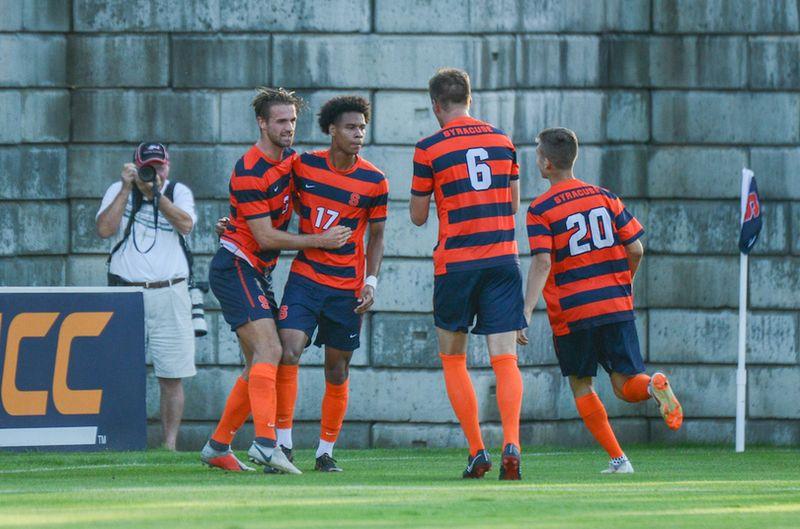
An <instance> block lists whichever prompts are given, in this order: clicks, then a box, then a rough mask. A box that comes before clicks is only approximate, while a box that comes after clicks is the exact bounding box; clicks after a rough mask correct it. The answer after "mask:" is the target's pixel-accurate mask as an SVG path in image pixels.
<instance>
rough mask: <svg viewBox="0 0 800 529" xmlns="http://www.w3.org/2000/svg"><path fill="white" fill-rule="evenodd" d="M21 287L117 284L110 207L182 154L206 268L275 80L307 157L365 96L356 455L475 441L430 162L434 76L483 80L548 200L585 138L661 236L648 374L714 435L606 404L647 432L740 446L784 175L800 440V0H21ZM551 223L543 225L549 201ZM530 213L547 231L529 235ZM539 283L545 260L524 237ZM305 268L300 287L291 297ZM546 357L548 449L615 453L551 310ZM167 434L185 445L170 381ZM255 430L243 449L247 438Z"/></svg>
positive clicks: (215, 411) (3, 119) (534, 403)
mask: <svg viewBox="0 0 800 529" xmlns="http://www.w3.org/2000/svg"><path fill="white" fill-rule="evenodd" d="M0 8H2V9H1V11H2V12H3V13H4V16H3V17H2V20H0V108H2V112H0V284H2V285H96V284H102V282H103V278H104V271H105V270H104V262H105V253H106V252H107V251H108V249H109V245H108V243H107V242H105V241H101V240H99V239H98V238H97V237H96V236H95V232H94V213H95V212H96V210H97V207H98V205H99V198H100V196H101V195H102V194H103V192H104V191H105V189H106V187H107V186H108V185H110V184H111V183H112V182H114V181H115V180H116V179H117V178H118V177H119V173H120V169H121V165H122V164H123V163H124V162H126V161H128V160H129V158H130V156H131V153H132V149H133V147H134V146H135V144H136V143H137V142H138V141H140V140H144V139H155V140H159V141H163V142H166V143H168V144H169V147H170V150H171V155H172V160H173V164H172V165H173V169H172V172H173V176H174V177H176V178H177V179H178V180H181V181H183V182H185V183H187V184H188V185H189V186H190V187H191V188H192V189H193V191H194V193H195V198H196V201H197V208H198V214H199V221H198V225H197V227H196V228H195V230H194V232H193V234H192V235H191V237H190V243H191V245H192V247H193V248H194V250H195V253H196V254H197V259H196V261H197V274H198V275H200V276H202V275H205V274H206V272H207V267H208V262H209V260H210V258H211V255H212V254H213V252H214V251H215V248H216V239H215V237H214V236H213V234H212V231H211V230H212V227H213V224H214V221H215V219H216V218H217V216H219V215H221V214H223V213H224V212H225V211H226V209H227V179H228V176H229V174H230V170H231V168H232V166H233V164H234V162H235V161H236V159H237V158H238V157H239V156H240V155H241V153H242V152H244V150H245V149H246V148H247V147H248V146H249V145H250V144H251V143H252V142H253V141H254V140H255V139H256V134H257V129H256V127H255V124H254V121H253V118H252V114H251V110H250V108H249V106H248V105H249V99H250V97H251V95H252V89H253V87H254V86H257V85H261V84H265V85H280V86H286V87H290V88H294V89H296V90H298V92H299V93H301V94H302V95H303V96H304V97H305V98H306V99H307V101H308V102H309V110H307V111H306V112H304V113H303V114H302V115H301V116H300V119H299V123H298V129H297V141H298V144H299V147H298V148H299V150H304V149H311V148H316V147H319V146H323V145H324V144H325V143H326V140H327V138H326V137H325V136H324V135H322V134H321V133H320V132H319V131H318V130H317V127H316V125H315V116H314V114H315V112H316V110H317V109H318V108H319V106H320V105H321V104H322V103H323V102H324V101H325V100H327V99H328V98H329V97H331V96H333V95H337V94H343V93H357V94H361V95H363V96H365V97H367V98H368V99H369V100H370V101H371V103H372V105H373V111H374V113H373V119H372V122H371V124H370V127H369V130H368V145H367V147H366V149H365V155H366V157H367V158H369V159H370V160H372V161H373V162H375V163H376V164H377V165H378V166H379V167H381V168H382V169H384V171H385V172H386V174H387V175H388V176H389V180H390V186H391V192H390V204H389V211H390V214H389V220H388V224H387V230H388V235H387V245H386V258H385V261H384V266H383V270H382V273H381V282H380V287H379V291H378V298H377V302H376V305H375V310H374V311H373V312H372V314H370V315H369V316H367V318H366V319H365V326H364V331H363V333H362V347H361V349H360V350H359V351H358V352H357V353H356V355H355V357H354V360H353V364H354V367H353V369H352V379H353V380H352V385H351V387H352V398H351V400H350V409H349V413H348V420H347V422H346V425H345V427H344V431H343V434H342V436H343V437H342V442H341V444H342V446H351V447H366V446H409V445H412V446H421V445H427V446H451V445H453V446H463V440H462V438H461V435H460V433H459V431H458V427H457V424H456V422H455V417H454V415H453V412H452V411H451V410H450V408H449V405H448V402H447V398H446V394H445V391H444V385H443V381H442V377H441V373H440V369H439V361H438V358H437V347H436V338H435V330H434V327H433V320H432V317H431V314H430V311H431V295H432V264H431V260H430V255H431V249H432V248H433V246H434V244H435V239H436V222H435V221H433V220H432V221H431V222H429V223H428V225H426V226H425V227H424V228H422V229H418V228H415V227H413V226H411V224H410V222H409V221H408V219H407V213H406V210H407V199H408V189H409V186H410V173H411V163H410V161H411V157H412V153H413V144H414V143H415V142H416V141H417V140H418V139H419V138H420V137H422V136H424V135H428V134H430V133H432V132H434V131H435V130H436V128H437V125H436V122H435V119H434V117H433V115H432V113H431V111H430V109H429V101H428V98H427V95H426V83H427V80H428V78H429V77H430V75H431V74H432V73H433V71H434V70H435V68H437V67H439V66H446V65H449V66H458V67H463V68H466V69H468V70H469V72H470V74H471V76H472V80H473V86H474V89H475V95H474V109H473V110H474V112H473V114H474V115H476V116H477V117H479V118H482V119H486V120H489V121H491V122H493V123H494V124H496V125H497V126H499V127H501V128H503V129H504V130H506V131H507V132H508V133H509V134H510V135H511V136H512V138H513V139H514V142H515V143H516V145H517V148H518V151H519V159H520V162H521V165H522V192H523V196H524V202H525V203H527V202H528V201H530V199H532V198H534V197H535V196H536V195H538V194H539V193H541V192H542V191H544V190H545V189H546V184H545V182H543V181H542V180H541V179H540V178H539V176H538V174H537V171H536V168H535V164H534V157H535V155H534V149H535V145H534V137H535V135H536V133H537V131H538V130H540V129H541V128H543V127H546V126H556V125H560V126H567V127H570V128H572V129H574V130H575V131H576V132H577V133H578V136H579V138H580V139H581V141H582V144H583V147H582V150H581V155H580V158H579V161H578V167H577V173H578V175H579V176H580V177H582V178H584V179H585V180H587V181H590V182H593V183H598V184H600V185H604V186H606V187H609V188H610V189H611V190H613V191H615V192H616V193H618V194H620V195H621V196H623V197H624V198H625V199H626V202H627V203H628V205H629V207H630V209H631V210H632V211H633V212H634V213H635V214H636V215H637V216H638V217H639V218H640V219H641V220H642V222H643V223H644V224H645V227H646V229H647V231H648V235H647V237H646V239H645V241H644V242H645V245H646V247H647V257H646V258H645V261H644V265H643V268H642V271H641V273H640V275H639V277H637V281H636V285H635V293H636V305H637V309H638V316H639V319H638V326H639V333H640V338H641V342H642V346H643V351H644V354H645V356H646V360H647V361H648V362H649V364H650V365H651V366H652V367H653V368H654V369H663V370H665V371H667V372H668V373H670V374H671V375H672V377H673V380H674V384H675V386H676V388H677V390H678V391H679V394H680V396H681V397H682V400H683V401H684V405H685V409H686V414H687V420H686V422H685V426H684V428H683V430H681V432H680V433H678V434H673V433H671V432H668V431H667V430H666V428H665V427H664V425H663V424H662V422H661V420H660V419H659V417H658V415H657V412H656V409H655V407H654V406H653V405H652V404H642V405H638V406H630V405H627V404H624V403H620V402H618V401H616V400H615V399H614V398H613V396H612V393H611V391H610V388H609V385H608V381H607V380H606V379H605V378H604V377H600V378H599V379H598V387H599V391H600V393H601V396H602V397H603V398H604V400H605V402H606V404H607V407H608V410H609V414H610V415H611V416H612V417H613V422H614V424H615V426H616V428H617V430H618V432H619V435H620V437H621V438H622V440H623V441H642V442H645V441H658V442H669V443H680V442H732V435H733V434H732V432H733V416H734V395H735V373H734V369H735V367H734V366H735V361H736V358H735V356H736V325H737V316H736V306H737V299H738V298H737V289H736V285H737V284H738V281H737V280H738V259H737V255H736V254H737V249H736V239H737V229H738V193H739V178H740V176H739V175H740V171H741V168H742V167H743V166H749V167H752V168H753V169H754V170H755V172H756V175H757V176H758V178H759V186H760V190H761V193H762V200H763V204H762V208H763V212H764V218H765V228H764V232H763V233H762V238H761V241H760V242H759V244H758V246H757V248H756V250H755V252H754V255H753V256H752V258H751V268H750V275H751V279H750V320H749V321H750V327H749V329H748V333H749V337H750V339H749V350H748V355H749V361H750V371H749V388H750V397H749V402H748V411H749V414H750V423H749V424H750V427H749V430H748V435H749V437H750V439H751V440H752V441H756V442H763V443H773V444H797V443H800V427H798V419H800V408H798V406H797V405H796V401H797V397H798V396H800V395H798V389H797V388H798V387H800V365H799V364H798V362H799V361H800V358H799V357H798V355H799V354H800V318H798V309H799V308H800V294H798V291H800V176H799V175H798V167H800V67H798V64H800V61H798V58H799V56H798V54H799V53H800V37H798V34H800V33H799V32H800V13H799V12H798V3H797V2H795V1H794V0H791V1H790V0H753V1H749V2H729V1H727V0H705V1H703V2H696V1H694V0H598V1H594V0H591V1H590V0H568V1H562V2H547V1H543V0H499V1H498V0H493V1H489V0H463V1H462V0H458V1H457V0H436V1H434V0H409V1H407V2H396V1H390V0H328V1H326V2H313V1H311V0H293V1H288V2H286V1H284V2H278V1H272V0H270V1H267V2H263V1H254V0H237V1H235V2H222V1H217V0H211V1H208V0H202V1H200V0H185V1H182V2H172V1H168V0H133V1H130V0H126V1H123V0H103V1H100V0H72V1H68V2H63V1H56V0H27V1H23V0H0ZM523 209H524V208H523ZM523 219H524V211H523V212H520V215H519V220H520V224H521V223H522V222H523ZM518 230H519V232H520V233H519V234H518V237H517V239H518V240H519V241H520V248H521V250H522V255H523V258H522V267H523V271H524V272H525V273H527V266H528V263H529V259H528V258H527V257H526V254H527V251H526V250H527V242H526V241H525V236H524V230H523V229H521V227H518ZM290 259H291V255H290V254H288V255H287V256H286V257H284V258H283V259H282V261H281V263H280V265H279V267H278V269H277V270H276V272H275V276H276V285H277V287H278V288H277V291H278V295H280V293H281V291H282V281H283V280H285V278H286V274H287V270H288V265H289V262H290ZM207 306H208V311H207V317H208V323H209V329H210V332H209V335H208V336H207V337H206V338H202V339H199V340H198V355H197V362H198V365H199V373H198V376H197V377H195V378H194V379H191V380H187V382H186V387H187V408H186V422H185V424H184V430H183V435H182V446H183V447H184V448H192V449H195V448H198V447H199V446H200V444H201V443H202V441H203V440H204V439H205V437H206V436H207V435H208V433H209V431H210V430H211V428H212V427H213V423H214V421H215V419H216V418H217V417H218V415H219V413H220V411H221V409H222V406H223V404H224V400H225V395H226V392H227V390H228V388H229V387H230V385H231V383H232V381H233V380H234V378H235V377H236V376H237V373H238V371H239V365H240V357H239V352H238V346H237V344H236V340H235V338H234V336H233V335H232V334H231V333H230V331H229V330H228V328H227V326H226V324H225V322H224V320H223V319H222V317H221V315H220V313H219V309H218V304H217V302H216V300H215V299H213V296H209V297H208V298H207ZM528 334H529V336H530V337H531V338H532V340H531V345H529V346H528V347H525V348H522V349H521V350H520V352H519V356H520V364H521V365H522V370H523V376H524V380H525V384H526V391H525V402H524V405H523V421H524V425H523V428H522V432H523V440H524V442H526V443H532V444H536V443H544V444H553V445H576V444H586V443H589V442H590V439H589V437H588V434H586V432H585V431H584V430H583V429H582V428H581V427H580V420H579V418H578V416H577V414H576V412H575V409H574V406H573V403H572V400H571V398H570V396H569V389H568V387H567V384H566V383H565V381H564V380H563V379H562V378H561V376H560V374H559V372H558V368H557V365H556V361H555V356H554V353H553V347H552V341H551V336H550V331H549V326H548V323H547V320H546V316H545V315H544V314H543V313H542V312H537V313H536V314H535V315H534V318H533V321H532V322H531V328H530V330H529V333H528ZM469 361H470V364H471V366H472V367H473V371H472V373H473V378H474V381H475V386H476V390H477V392H478V396H479V400H480V403H481V417H482V420H483V421H484V424H485V429H486V432H487V440H488V441H489V442H491V443H492V444H499V443H500V440H501V431H500V427H499V416H498V413H497V406H496V402H495V397H494V393H495V387H494V377H493V374H492V371H491V369H490V367H489V363H488V358H487V355H486V346H485V344H484V343H482V341H481V340H471V343H470V348H469ZM321 365H322V353H321V351H320V350H318V349H316V348H311V349H310V350H309V351H308V352H307V353H306V355H305V357H304V367H303V369H302V370H301V373H302V374H301V382H300V401H299V405H298V421H299V422H298V426H297V432H298V434H297V435H298V439H299V442H300V444H306V445H308V444H311V443H313V442H314V439H315V438H316V435H317V426H316V422H315V421H316V420H317V419H318V417H319V405H320V399H321V395H322V388H323V383H322V381H323V376H322V369H321ZM148 381H149V384H148V414H149V417H150V418H151V421H152V424H151V434H152V435H151V442H152V443H157V442H158V440H159V433H158V426H157V424H156V421H157V419H158V406H157V393H158V388H157V384H156V383H155V379H154V378H153V377H152V375H151V376H150V378H149V379H148ZM249 435H250V430H247V429H246V431H245V432H243V434H242V435H241V436H240V439H241V442H242V443H246V442H247V439H248V438H249Z"/></svg>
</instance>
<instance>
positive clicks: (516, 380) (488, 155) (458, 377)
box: [410, 69, 525, 480]
mask: <svg viewBox="0 0 800 529" xmlns="http://www.w3.org/2000/svg"><path fill="white" fill-rule="evenodd" d="M428 87H429V92H430V97H431V103H432V105H433V112H434V114H435V115H436V119H437V120H438V121H439V125H441V127H442V129H441V130H440V131H439V132H437V133H436V134H434V135H433V136H429V137H427V138H425V139H423V140H420V141H419V142H418V143H417V146H416V151H415V152H414V178H413V181H412V186H411V195H412V196H411V204H410V209H411V221H412V222H413V223H414V224H416V225H417V226H421V225H422V224H424V223H425V222H426V220H427V219H428V208H429V206H430V199H431V193H434V195H435V200H436V210H437V214H438V217H439V243H438V244H437V245H436V248H435V249H434V251H433V262H434V293H433V316H434V320H435V324H436V331H437V334H438V337H439V350H440V357H441V359H442V367H443V371H444V380H445V386H446V387H447V396H448V397H449V398H450V404H451V405H452V406H453V410H454V411H455V414H456V417H458V421H459V422H460V423H461V428H462V430H463V431H464V435H465V436H466V438H467V442H468V444H469V451H470V453H469V457H468V458H467V468H466V470H464V472H463V477H465V478H481V477H483V475H484V474H485V473H486V471H488V470H489V469H491V467H492V463H491V459H490V457H489V453H488V451H487V450H486V447H485V446H484V443H483V439H482V437H481V429H480V423H479V421H478V402H477V398H476V396H475V390H474V388H473V386H472V380H471V379H470V376H469V372H468V371H467V357H466V353H467V337H468V335H467V331H468V330H469V328H470V327H471V326H472V324H473V321H474V320H475V316H476V315H477V323H476V325H475V327H474V328H473V329H472V332H473V334H483V335H485V336H486V343H487V345H488V348H489V355H490V356H491V363H492V368H493V369H494V373H495V377H496V378H497V405H498V408H499V409H500V419H501V421H502V424H503V445H504V446H503V455H502V468H501V470H500V479H509V480H515V479H520V477H521V473H520V443H519V417H520V408H521V405H522V389H523V388H522V376H521V375H520V372H519V368H518V367H517V349H516V336H517V331H518V330H520V329H522V328H524V327H525V320H524V318H523V315H522V308H523V297H522V276H521V275H520V270H519V256H518V254H517V243H516V240H515V239H514V213H516V211H517V209H518V208H519V167H518V165H517V156H516V151H515V149H514V145H513V144H512V143H511V140H510V139H509V138H508V136H506V135H505V134H504V133H503V132H502V131H501V130H498V129H496V128H495V127H493V126H492V125H490V124H488V123H485V122H483V121H479V120H477V119H475V118H473V117H470V115H469V106H470V101H471V94H470V82H469V76H468V75H467V72H465V71H463V70H457V69H441V70H439V71H438V72H437V73H436V75H434V76H433V77H432V78H431V80H430V82H429V85H428Z"/></svg>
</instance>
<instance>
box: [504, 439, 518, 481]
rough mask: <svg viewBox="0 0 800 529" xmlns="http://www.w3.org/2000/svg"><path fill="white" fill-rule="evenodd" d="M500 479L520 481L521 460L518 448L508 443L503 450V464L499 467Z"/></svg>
mask: <svg viewBox="0 0 800 529" xmlns="http://www.w3.org/2000/svg"><path fill="white" fill-rule="evenodd" d="M500 479H501V480H509V481H518V480H520V479H522V459H521V458H520V455H519V448H517V447H516V446H514V445H513V444H511V443H508V444H507V445H506V447H505V448H504V449H503V464H502V466H501V467H500Z"/></svg>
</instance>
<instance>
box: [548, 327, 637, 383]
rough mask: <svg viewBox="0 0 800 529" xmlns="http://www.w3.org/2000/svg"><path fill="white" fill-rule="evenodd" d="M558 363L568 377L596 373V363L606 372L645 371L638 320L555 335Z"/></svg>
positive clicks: (626, 372)
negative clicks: (640, 347) (637, 331)
mask: <svg viewBox="0 0 800 529" xmlns="http://www.w3.org/2000/svg"><path fill="white" fill-rule="evenodd" d="M553 343H554V344H555V347H556V356H557V357H558V365H559V366H561V374H562V375H564V376H565V377H568V376H577V377H594V376H597V364H600V365H601V366H603V369H605V370H606V372H607V373H609V374H610V373H611V372H615V373H621V374H623V375H637V374H639V373H644V360H642V352H641V351H640V350H639V336H638V335H637V334H636V324H635V323H634V322H633V320H631V321H621V322H616V323H609V324H606V325H600V326H598V327H591V328H589V329H584V330H581V331H574V332H572V333H570V334H565V335H564V336H553Z"/></svg>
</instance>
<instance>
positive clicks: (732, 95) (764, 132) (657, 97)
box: [652, 91, 800, 145]
mask: <svg viewBox="0 0 800 529" xmlns="http://www.w3.org/2000/svg"><path fill="white" fill-rule="evenodd" d="M652 97H653V103H652V104H653V139H654V140H655V141H657V142H659V143H684V142H686V143H745V144H756V145H759V144H771V143H778V144H784V143H792V142H798V141H800V120H799V119H798V116H799V115H800V95H798V94H794V93H765V92H750V93H746V92H670V91H663V92H661V91H658V92H653V96H652Z"/></svg>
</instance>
